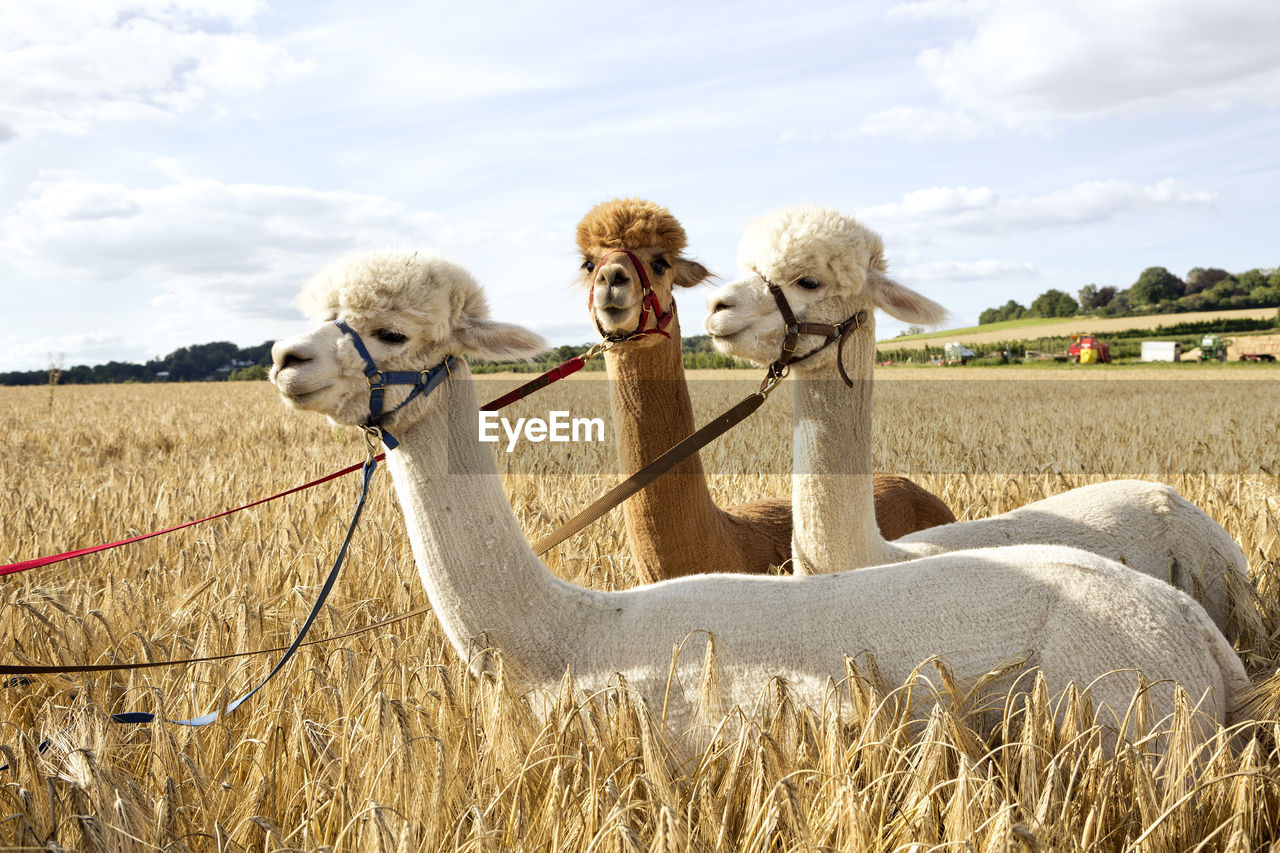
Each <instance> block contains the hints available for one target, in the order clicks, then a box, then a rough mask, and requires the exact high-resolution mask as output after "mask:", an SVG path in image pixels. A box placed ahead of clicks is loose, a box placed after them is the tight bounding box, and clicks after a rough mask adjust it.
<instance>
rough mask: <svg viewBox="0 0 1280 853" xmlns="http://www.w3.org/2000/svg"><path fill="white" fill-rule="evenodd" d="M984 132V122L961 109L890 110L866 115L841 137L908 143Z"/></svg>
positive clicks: (912, 108) (985, 126) (974, 136)
mask: <svg viewBox="0 0 1280 853" xmlns="http://www.w3.org/2000/svg"><path fill="white" fill-rule="evenodd" d="M987 130H988V123H987V122H984V121H982V120H980V119H978V118H976V117H974V116H973V115H970V114H969V113H966V112H964V111H962V110H935V109H928V108H925V107H890V108H889V109H887V110H880V111H879V112H874V113H872V114H870V115H868V116H867V117H866V118H865V119H863V120H862V122H861V123H860V124H859V125H858V126H857V127H855V128H854V129H853V130H852V131H849V132H847V133H844V134H841V136H843V137H845V138H849V137H856V136H899V137H903V138H904V139H907V140H909V141H911V142H923V141H925V140H929V139H946V140H951V141H959V140H965V139H974V138H976V137H979V136H981V135H983V134H984V133H986V132H987Z"/></svg>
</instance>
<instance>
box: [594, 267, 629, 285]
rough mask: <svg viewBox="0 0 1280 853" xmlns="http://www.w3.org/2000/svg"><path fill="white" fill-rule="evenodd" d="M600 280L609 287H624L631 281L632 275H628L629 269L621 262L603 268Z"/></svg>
mask: <svg viewBox="0 0 1280 853" xmlns="http://www.w3.org/2000/svg"><path fill="white" fill-rule="evenodd" d="M599 282H600V283H601V284H604V285H607V286H608V287H623V286H625V285H628V284H630V283H631V276H629V275H627V271H626V270H625V269H624V268H623V267H622V266H621V265H620V264H619V265H615V266H612V267H605V268H604V269H602V270H601V271H600V279H599Z"/></svg>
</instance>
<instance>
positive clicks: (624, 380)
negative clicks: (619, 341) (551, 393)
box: [605, 318, 738, 583]
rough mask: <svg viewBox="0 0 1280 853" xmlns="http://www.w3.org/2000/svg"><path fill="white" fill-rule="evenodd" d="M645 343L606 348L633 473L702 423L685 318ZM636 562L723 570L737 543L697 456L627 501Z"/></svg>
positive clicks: (651, 567) (653, 572)
mask: <svg viewBox="0 0 1280 853" xmlns="http://www.w3.org/2000/svg"><path fill="white" fill-rule="evenodd" d="M668 331H669V332H670V333H671V338H670V339H669V340H668V339H666V338H663V337H661V336H656V335H655V336H652V337H655V338H657V340H656V342H654V343H647V344H645V345H641V346H633V345H626V344H624V345H622V346H618V347H615V348H614V349H612V350H610V351H609V353H608V354H607V355H606V356H605V364H606V367H607V369H608V375H609V379H610V386H611V392H612V395H613V421H614V428H615V429H616V430H617V433H618V467H619V470H620V472H621V473H622V474H624V475H628V476H629V475H631V474H633V473H635V472H636V471H638V470H639V469H640V468H642V467H643V466H644V465H646V464H647V463H649V462H651V461H653V460H654V459H656V458H657V457H658V456H660V455H661V454H662V453H663V452H665V451H666V450H668V449H669V448H671V447H672V446H673V445H675V444H676V443H677V442H679V441H682V440H683V439H685V438H687V437H688V436H689V435H690V434H691V433H693V431H694V430H695V429H696V428H697V425H696V424H695V423H694V420H693V404H692V403H691V402H690V400H689V389H688V386H687V385H686V384H685V376H684V360H683V357H682V355H681V352H680V324H679V320H678V319H674V318H673V321H672V323H671V325H670V327H669V328H668ZM622 512H623V518H624V519H625V521H626V525H627V539H628V542H629V543H630V546H631V552H632V555H633V556H634V557H635V560H636V563H637V566H636V570H637V572H638V573H639V575H640V578H641V579H642V580H644V581H645V582H647V583H651V582H654V581H657V580H661V579H662V578H664V577H666V578H669V577H674V576H677V575H686V574H693V573H696V572H707V571H723V570H725V568H727V565H725V564H731V563H733V562H734V559H735V556H736V553H737V547H738V545H737V543H736V542H734V541H732V538H731V537H730V536H729V535H728V532H727V530H726V527H727V525H726V523H725V518H724V513H723V512H722V511H721V510H720V508H719V507H717V506H716V505H715V503H714V502H713V501H712V500H711V494H710V492H709V491H708V490H707V482H706V477H705V475H704V473H703V470H702V462H701V461H700V460H699V458H698V456H697V455H696V454H695V455H694V456H691V457H689V458H688V459H686V460H685V461H684V462H682V463H680V465H679V466H677V467H676V468H675V469H674V470H672V471H671V472H670V473H668V474H666V475H665V476H663V477H659V478H658V479H657V480H655V481H654V482H653V483H651V484H650V485H648V486H646V487H645V488H644V489H642V490H641V491H640V492H639V493H638V494H636V495H635V496H633V497H632V498H631V499H630V500H628V501H627V502H626V503H624V504H623V505H622Z"/></svg>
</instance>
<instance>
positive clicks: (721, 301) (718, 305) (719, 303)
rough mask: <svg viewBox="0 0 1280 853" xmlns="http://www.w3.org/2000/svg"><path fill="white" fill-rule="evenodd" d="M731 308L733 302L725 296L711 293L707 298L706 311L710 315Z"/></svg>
mask: <svg viewBox="0 0 1280 853" xmlns="http://www.w3.org/2000/svg"><path fill="white" fill-rule="evenodd" d="M732 307H733V301H732V300H730V299H729V297H728V296H727V295H722V294H718V293H713V294H711V295H710V296H708V297H707V310H708V311H710V312H711V313H712V314H714V313H716V312H717V311H724V310H725V309H727V308H732Z"/></svg>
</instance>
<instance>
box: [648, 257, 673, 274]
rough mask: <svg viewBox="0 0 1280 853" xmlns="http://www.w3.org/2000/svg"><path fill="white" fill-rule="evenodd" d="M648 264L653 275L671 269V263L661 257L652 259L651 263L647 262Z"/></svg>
mask: <svg viewBox="0 0 1280 853" xmlns="http://www.w3.org/2000/svg"><path fill="white" fill-rule="evenodd" d="M649 266H650V267H651V268H652V269H653V274H654V275H662V274H663V273H664V272H666V271H667V270H669V269H671V264H669V263H667V262H666V261H664V260H663V259H662V258H656V259H654V261H653V263H651V264H649Z"/></svg>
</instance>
